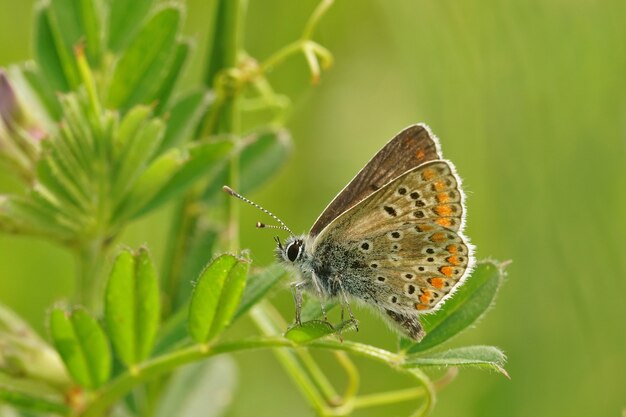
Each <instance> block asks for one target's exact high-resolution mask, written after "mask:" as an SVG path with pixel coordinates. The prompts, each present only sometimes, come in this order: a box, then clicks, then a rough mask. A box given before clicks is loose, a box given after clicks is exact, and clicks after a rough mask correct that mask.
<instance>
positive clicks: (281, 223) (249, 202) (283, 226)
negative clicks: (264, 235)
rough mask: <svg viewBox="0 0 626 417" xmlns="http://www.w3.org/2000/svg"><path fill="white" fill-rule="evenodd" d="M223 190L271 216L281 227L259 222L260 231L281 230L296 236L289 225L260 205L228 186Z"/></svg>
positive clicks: (257, 225)
mask: <svg viewBox="0 0 626 417" xmlns="http://www.w3.org/2000/svg"><path fill="white" fill-rule="evenodd" d="M222 190H224V192H225V193H227V194H230V195H232V196H233V197H237V198H238V199H240V200H242V201H245V202H246V203H248V204H250V205H251V206H254V207H256V208H258V209H259V210H261V211H262V212H263V213H265V214H267V215H269V216H270V217H271V218H273V219H274V220H276V221H277V222H278V223H279V224H280V226H273V225H268V224H265V223H261V222H257V224H256V227H258V228H259V229H280V230H285V231H287V232H289V233H290V234H291V235H292V236H295V234H294V233H293V232H292V231H291V229H290V228H288V227H287V225H286V224H285V223H284V222H283V221H282V220H281V219H279V218H278V217H277V216H276V215H275V214H274V213H272V212H271V211H269V210H267V209H265V208H263V207H261V206H260V205H258V204H257V203H255V202H254V201H251V200H248V199H247V198H246V197H244V196H242V195H241V194H239V193H238V192H236V191H234V190H233V189H232V188H230V187H229V186H227V185H225V186H223V187H222Z"/></svg>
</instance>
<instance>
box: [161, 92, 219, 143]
mask: <svg viewBox="0 0 626 417" xmlns="http://www.w3.org/2000/svg"><path fill="white" fill-rule="evenodd" d="M214 99H215V96H214V95H213V94H212V93H208V92H205V91H196V92H194V93H191V94H189V95H187V96H185V97H183V98H181V99H180V100H178V101H177V102H176V104H174V106H173V107H172V108H171V109H170V111H169V118H168V119H167V129H166V130H165V136H164V137H163V140H162V141H161V148H160V152H162V151H163V150H165V149H168V148H171V147H174V146H178V145H180V144H181V143H183V142H184V141H185V140H187V139H190V138H191V136H192V135H193V132H194V130H195V129H196V127H197V125H198V123H199V122H200V120H201V119H202V116H203V115H204V114H205V113H206V111H207V109H208V108H209V106H210V105H211V104H212V103H213V101H214Z"/></svg>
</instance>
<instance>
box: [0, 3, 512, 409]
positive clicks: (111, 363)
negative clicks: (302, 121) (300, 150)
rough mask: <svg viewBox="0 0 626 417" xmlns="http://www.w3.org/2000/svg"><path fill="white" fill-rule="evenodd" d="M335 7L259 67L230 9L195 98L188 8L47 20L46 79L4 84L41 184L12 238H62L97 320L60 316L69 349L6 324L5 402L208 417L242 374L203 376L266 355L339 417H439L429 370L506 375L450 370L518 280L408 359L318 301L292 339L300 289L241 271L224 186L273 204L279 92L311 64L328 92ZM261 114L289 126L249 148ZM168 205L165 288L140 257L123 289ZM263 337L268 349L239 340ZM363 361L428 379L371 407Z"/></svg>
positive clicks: (4, 220) (318, 13)
mask: <svg viewBox="0 0 626 417" xmlns="http://www.w3.org/2000/svg"><path fill="white" fill-rule="evenodd" d="M331 4H332V1H330V0H323V1H321V2H320V3H319V5H318V7H317V8H316V9H315V10H314V11H313V13H312V15H311V18H310V19H309V21H308V23H307V24H306V26H305V28H304V30H303V34H302V36H301V37H300V38H299V39H297V40H296V41H294V42H293V43H291V44H289V45H286V46H285V47H283V48H281V49H279V50H278V51H277V52H275V53H274V54H272V55H271V56H270V57H269V58H267V59H266V60H264V61H261V62H257V61H255V60H253V59H252V58H251V57H248V56H247V55H246V54H244V53H243V45H242V44H241V42H242V39H243V24H242V22H243V21H244V16H245V2H244V1H240V0H233V1H231V0H219V1H218V2H217V3H216V5H215V20H214V22H213V23H212V25H211V27H210V32H211V35H212V38H211V41H210V53H209V54H207V56H208V59H209V62H208V63H207V65H206V68H205V72H204V80H205V82H204V85H203V86H200V87H198V88H196V89H195V90H193V91H192V92H190V93H186V94H180V95H179V94H175V91H176V90H177V86H178V85H179V81H180V79H181V75H182V73H183V70H184V68H185V66H186V62H187V61H188V60H189V58H190V56H191V53H192V51H193V48H192V42H190V41H189V40H186V39H184V37H183V36H182V34H181V27H182V23H183V16H184V8H183V6H182V5H181V4H179V3H176V4H174V3H162V2H154V1H153V0H111V1H106V2H101V1H98V0H81V1H70V0H50V1H42V2H40V3H39V5H38V7H37V11H36V14H35V36H34V39H35V42H34V55H35V62H28V63H24V64H21V65H17V66H13V67H11V68H10V69H8V70H7V71H6V72H5V71H2V72H0V100H2V102H1V103H0V104H2V106H0V110H1V111H2V113H1V114H0V116H1V117H0V162H2V163H3V164H4V165H6V166H8V167H9V168H10V169H11V170H12V171H13V172H14V173H15V174H17V176H18V177H19V180H21V185H22V190H21V191H22V192H19V193H14V194H9V195H3V196H0V231H4V232H11V233H16V234H22V235H36V236H41V237H45V238H47V239H50V240H52V241H53V242H55V243H57V244H59V245H62V246H64V247H66V248H67V249H69V250H70V251H72V252H73V254H74V255H75V256H76V259H77V263H78V265H77V266H78V267H77V270H78V277H77V282H76V287H77V290H76V294H75V297H74V300H73V301H72V302H73V304H74V305H77V307H72V308H60V307H56V308H53V309H52V310H51V311H50V313H49V317H48V324H49V325H48V330H49V337H50V340H51V345H52V346H51V345H48V344H47V343H46V342H45V341H44V340H43V339H41V338H40V337H39V336H37V335H36V334H35V332H34V331H32V329H30V327H29V326H28V325H27V324H26V323H25V322H24V321H23V320H21V319H20V318H19V317H18V316H17V315H15V314H14V313H12V312H10V311H8V310H7V309H5V308H3V307H2V306H0V400H2V401H5V402H7V403H10V404H12V405H14V406H16V407H19V408H23V409H25V410H27V411H28V412H51V413H55V414H59V415H64V416H80V417H95V416H102V415H107V413H108V410H110V409H111V408H112V407H114V406H116V405H117V407H118V408H119V409H120V410H121V412H123V413H126V414H128V415H156V416H165V415H172V413H175V414H177V415H181V416H186V415H189V416H192V415H195V414H194V413H196V412H197V410H198V409H202V410H203V412H204V411H205V410H204V407H205V406H206V404H207V403H208V404H213V403H216V402H217V401H209V400H207V398H208V397H207V396H213V397H215V398H217V396H218V394H217V393H218V388H219V389H220V391H219V393H221V392H222V391H221V390H222V389H224V379H226V384H225V385H226V388H228V390H230V391H232V390H233V387H234V384H235V381H236V378H235V376H234V375H235V373H234V371H233V369H232V366H231V367H230V368H227V369H224V368H220V367H219V366H218V365H219V364H220V363H221V364H222V365H223V364H224V363H226V362H227V361H228V360H229V359H228V357H227V356H222V357H221V358H220V359H217V358H216V359H213V360H212V361H211V362H209V363H205V364H202V363H201V360H202V359H205V358H208V357H212V356H216V355H224V354H228V353H231V352H236V351H240V350H247V349H262V348H266V349H268V348H269V349H274V350H275V354H276V356H277V357H278V359H279V361H280V362H281V364H282V365H283V366H284V368H285V369H286V371H287V372H288V374H289V375H290V376H291V377H292V378H293V380H294V382H295V383H296V384H297V385H298V387H299V389H300V390H301V392H302V393H303V395H304V396H305V398H306V399H307V400H308V401H309V402H310V403H311V406H312V407H313V408H314V410H315V411H316V412H317V413H318V414H319V415H347V414H349V413H351V412H352V411H353V410H354V409H355V408H356V407H357V406H358V404H370V405H382V404H389V403H393V402H396V401H399V400H406V399H416V400H419V402H420V404H419V408H418V410H417V413H424V412H427V411H428V410H429V409H430V408H432V405H433V404H434V401H435V389H434V384H433V383H432V382H431V381H430V377H429V376H428V375H427V374H425V373H423V372H422V371H421V369H422V368H428V367H448V366H455V367H484V368H488V369H495V370H497V371H499V372H501V373H503V374H505V375H506V372H505V371H504V361H505V358H504V355H503V354H502V352H500V350H498V349H497V348H494V347H489V346H470V347H464V348H451V349H447V350H443V351H433V349H434V348H439V347H440V345H441V344H442V343H444V342H446V341H447V340H448V339H450V338H451V337H453V336H454V335H456V334H458V333H459V332H460V331H462V330H463V329H465V328H467V327H468V326H470V325H471V324H473V323H474V322H475V321H476V320H477V319H478V318H480V317H481V316H482V315H483V314H484V312H485V311H486V310H487V309H488V308H489V307H490V305H491V304H492V302H493V299H494V297H495V295H496V292H497V289H498V287H499V286H500V285H501V282H502V276H503V266H502V265H498V264H496V263H494V262H484V263H481V264H480V265H479V266H478V267H477V268H476V270H475V271H474V274H473V275H472V276H471V277H470V278H468V280H467V283H466V284H465V285H464V286H463V287H462V288H461V289H460V290H459V291H458V292H457V293H456V295H455V296H454V297H453V298H451V299H450V300H448V302H447V303H446V305H445V306H444V307H443V308H442V309H441V310H439V311H438V312H437V313H435V314H433V315H431V316H428V317H427V318H426V321H425V323H424V327H425V329H426V332H427V335H426V337H425V338H424V339H423V340H422V341H421V342H420V343H417V344H413V343H412V342H411V343H409V342H407V341H402V342H401V349H399V351H398V352H392V351H387V350H384V349H380V348H377V347H375V346H370V345H366V344H361V343H354V342H350V341H347V340H346V341H343V339H342V337H343V336H344V334H345V333H347V332H349V331H351V330H353V329H354V328H355V327H356V324H357V323H356V321H353V320H348V321H344V322H342V323H339V324H337V325H332V324H330V323H329V322H327V321H326V320H321V319H320V316H321V308H320V305H319V300H308V301H307V303H306V304H305V307H304V309H303V312H302V313H303V314H302V318H303V322H302V323H301V325H294V326H288V325H287V323H286V321H285V319H284V318H283V316H282V315H281V314H280V313H279V312H278V311H277V310H275V309H274V307H273V306H272V304H271V303H270V302H269V301H268V299H269V295H270V293H271V290H272V289H273V288H275V287H276V286H277V285H276V284H277V283H278V282H279V281H281V280H283V279H284V278H285V277H286V276H287V275H288V274H287V272H286V271H285V270H284V269H283V268H282V267H281V266H279V265H276V264H274V265H270V266H268V267H266V268H255V269H253V270H252V271H250V266H251V265H250V264H251V261H250V259H249V257H248V255H247V254H246V255H233V254H228V253H224V252H225V251H226V250H230V252H231V253H239V244H238V235H237V230H238V215H237V214H238V211H237V210H238V208H237V207H238V203H237V202H233V201H232V200H227V199H225V198H224V195H223V194H221V193H220V190H221V188H222V185H223V184H225V183H227V184H229V185H230V186H232V187H234V188H237V189H238V190H241V191H242V192H244V193H249V192H251V191H253V190H256V189H258V188H260V187H261V186H262V185H263V184H265V183H267V181H269V180H270V179H271V178H272V177H273V176H274V175H275V174H276V173H277V172H278V171H279V169H280V168H281V166H283V165H284V163H285V162H286V160H287V158H288V157H289V154H290V152H291V147H292V142H291V135H290V132H289V131H288V130H287V129H286V128H285V127H284V122H282V120H283V118H284V115H283V114H278V113H277V111H284V102H285V100H284V99H283V98H282V97H280V96H278V95H276V94H275V93H274V92H273V90H272V88H271V85H270V84H269V81H268V80H267V79H266V74H267V73H268V72H269V71H271V70H272V69H273V68H275V67H276V66H278V65H280V64H281V63H282V62H283V61H284V60H285V59H287V58H288V57H290V56H292V55H294V54H302V55H303V56H304V59H305V62H306V64H307V66H308V68H309V70H310V72H311V77H312V79H313V81H314V82H315V81H317V80H319V77H320V74H321V70H322V69H324V68H327V67H328V65H330V63H331V62H332V56H331V55H330V52H329V51H327V50H326V49H325V48H323V47H322V46H321V45H319V44H318V43H316V42H315V41H313V40H312V36H313V32H314V29H315V27H316V25H317V24H318V22H319V20H320V19H321V17H322V16H323V15H324V14H325V12H326V11H327V10H328V8H329V7H330V6H331ZM246 100H249V101H250V102H251V103H254V105H253V106H250V107H251V108H252V107H255V108H257V109H258V108H259V107H260V108H262V109H268V110H270V112H271V113H272V116H273V117H272V120H269V121H262V122H259V123H256V124H254V126H252V127H249V128H248V127H247V126H246V129H245V130H244V129H243V127H242V126H243V124H242V123H241V114H242V113H244V111H245V110H244V109H245V108H246V105H245V104H246V102H245V101H246ZM280 103H282V104H280ZM277 109H278V110H277ZM281 109H282V110H281ZM166 203H174V208H173V210H172V211H173V217H172V221H171V230H170V232H171V234H170V238H169V239H168V245H167V247H166V251H165V252H166V253H165V260H164V263H163V268H162V269H163V273H162V275H161V276H159V275H158V274H157V269H156V267H155V265H154V263H153V261H152V258H151V256H150V253H149V251H148V249H147V248H146V247H141V248H139V249H137V250H131V249H122V250H120V251H119V253H118V254H117V256H116V257H115V260H114V262H113V265H112V267H111V268H110V272H109V274H108V276H105V275H104V274H103V272H105V271H107V270H109V266H108V265H107V262H106V261H107V259H108V258H107V256H108V254H109V253H110V252H109V251H110V250H111V248H112V247H114V244H115V243H117V242H118V239H119V237H120V236H121V235H122V232H123V231H124V230H125V228H126V227H127V226H128V225H129V224H130V223H131V222H132V221H134V220H136V219H137V218H139V217H141V216H143V215H146V214H148V213H152V212H154V211H155V210H157V209H158V208H160V207H162V206H164V205H166ZM244 253H245V252H244ZM211 258H213V260H212V261H210V262H208V263H207V260H208V259H211ZM102 278H106V279H107V280H106V285H101V284H102ZM192 283H194V285H192ZM102 288H105V290H104V292H102ZM334 305H335V304H334V303H331V304H330V305H327V310H328V311H330V310H331V309H332V307H334ZM243 318H248V319H251V320H252V322H253V323H254V325H255V326H256V327H257V328H258V330H259V332H258V333H259V334H256V333H255V334H253V335H252V336H251V337H246V338H240V337H236V336H235V337H234V338H233V339H230V340H228V339H226V338H225V337H223V336H224V334H225V332H226V331H227V329H228V328H229V326H230V325H231V324H233V323H235V322H236V321H237V320H239V319H243ZM101 322H102V325H101ZM233 333H235V334H236V332H233ZM285 348H287V349H285ZM309 349H327V350H332V351H333V352H334V354H335V356H334V358H335V360H336V361H337V364H338V366H339V367H340V368H342V369H344V370H345V371H346V374H347V381H348V388H347V389H346V391H345V393H344V394H343V395H340V394H338V393H337V392H336V390H335V388H334V386H333V384H332V383H331V382H330V381H329V380H328V379H327V378H326V376H325V373H324V371H323V370H322V368H320V366H319V365H318V364H317V362H316V360H315V359H314V358H313V357H312V356H311V355H310V353H309ZM345 352H348V353H351V354H355V355H360V356H364V357H366V358H369V359H371V360H374V361H378V362H381V363H383V364H385V365H386V366H388V367H389V368H391V369H393V370H395V371H397V372H400V373H404V374H406V375H409V376H410V377H411V378H413V379H414V380H415V381H416V383H417V384H418V385H419V389H418V390H413V392H412V393H411V394H410V395H409V396H407V395H406V394H404V393H402V392H400V391H392V392H390V393H385V394H384V395H383V394H381V395H380V396H378V397H376V399H374V400H372V399H371V398H370V399H367V398H366V397H359V396H357V391H358V389H357V388H358V371H357V369H356V367H355V366H354V365H353V364H352V362H351V360H350V358H349V357H348V356H346V355H345ZM186 364H188V365H189V367H187V368H184V369H179V368H180V367H181V366H182V365H186ZM215 364H218V365H215ZM214 365H215V366H214ZM189 387H194V389H189ZM211 398H212V397H211ZM221 411H222V410H221V409H219V408H218V407H216V408H214V409H212V410H210V411H207V413H211V412H213V413H214V415H218V414H219V413H220V412H221Z"/></svg>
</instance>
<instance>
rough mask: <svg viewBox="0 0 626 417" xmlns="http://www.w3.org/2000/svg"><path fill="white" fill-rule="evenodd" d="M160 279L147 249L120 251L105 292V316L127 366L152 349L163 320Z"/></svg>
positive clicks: (115, 346)
mask: <svg viewBox="0 0 626 417" xmlns="http://www.w3.org/2000/svg"><path fill="white" fill-rule="evenodd" d="M159 307H160V298H159V282H158V278H157V275H156V271H155V268H154V265H153V264H152V261H151V259H150V256H149V254H148V251H147V250H146V249H145V248H141V249H139V251H138V253H136V254H133V253H132V252H130V251H128V250H124V251H122V252H120V254H119V255H118V256H117V258H116V260H115V263H114V264H113V270H112V271H111V275H110V277H109V282H108V285H107V289H106V294H105V319H106V324H107V329H108V331H109V334H110V336H111V342H112V343H113V347H114V348H115V351H116V353H117V355H118V357H119V358H120V360H121V361H122V362H123V363H124V364H125V365H126V366H132V365H135V364H137V363H139V362H141V361H142V360H145V359H146V358H148V356H149V355H150V352H151V351H152V348H153V345H154V340H155V336H156V332H157V328H158V326H159V321H160V311H159Z"/></svg>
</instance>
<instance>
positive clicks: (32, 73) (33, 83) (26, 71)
mask: <svg viewBox="0 0 626 417" xmlns="http://www.w3.org/2000/svg"><path fill="white" fill-rule="evenodd" d="M19 71H20V72H21V73H22V75H23V76H24V79H26V81H27V82H28V85H29V86H30V88H31V89H32V90H33V91H34V92H35V93H36V95H37V98H38V99H39V102H40V103H41V104H42V105H43V107H44V108H45V110H46V113H47V114H48V116H49V117H51V118H52V119H53V120H55V121H57V122H58V121H59V120H61V115H62V111H61V105H60V104H59V100H58V99H57V98H56V96H55V95H54V92H53V91H52V89H51V88H50V85H49V84H48V82H46V79H44V74H43V73H42V71H41V70H40V69H39V67H37V66H36V65H35V64H34V62H32V61H29V62H26V63H24V64H22V65H20V68H19Z"/></svg>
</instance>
